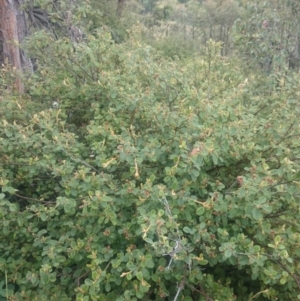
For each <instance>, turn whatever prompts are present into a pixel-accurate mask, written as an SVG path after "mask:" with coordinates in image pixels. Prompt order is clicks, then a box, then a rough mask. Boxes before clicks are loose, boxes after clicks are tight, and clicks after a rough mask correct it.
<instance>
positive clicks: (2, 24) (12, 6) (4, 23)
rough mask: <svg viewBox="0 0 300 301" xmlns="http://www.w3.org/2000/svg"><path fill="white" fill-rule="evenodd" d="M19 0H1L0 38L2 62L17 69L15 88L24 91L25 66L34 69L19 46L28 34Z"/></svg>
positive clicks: (20, 91)
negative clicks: (23, 74) (22, 74)
mask: <svg viewBox="0 0 300 301" xmlns="http://www.w3.org/2000/svg"><path fill="white" fill-rule="evenodd" d="M20 2H21V1H18V0H0V38H1V42H2V43H1V44H2V45H1V46H2V49H0V52H1V50H2V52H1V57H0V58H1V63H3V64H4V65H10V66H12V67H13V69H14V70H15V71H16V73H17V75H16V80H15V90H16V91H17V92H19V93H23V92H24V87H23V83H22V81H21V73H22V70H23V68H27V69H28V68H29V70H32V64H31V61H30V59H28V58H26V56H25V54H24V53H23V52H22V51H21V49H20V48H19V44H20V43H21V42H22V40H23V39H24V38H25V36H26V35H27V28H26V23H25V15H24V13H22V12H21V11H20V4H21V3H20Z"/></svg>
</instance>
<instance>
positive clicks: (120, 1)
mask: <svg viewBox="0 0 300 301" xmlns="http://www.w3.org/2000/svg"><path fill="white" fill-rule="evenodd" d="M124 3H125V0H118V6H117V14H118V17H119V18H121V16H122V12H123V8H124Z"/></svg>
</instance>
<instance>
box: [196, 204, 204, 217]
mask: <svg viewBox="0 0 300 301" xmlns="http://www.w3.org/2000/svg"><path fill="white" fill-rule="evenodd" d="M204 212H205V208H204V207H203V206H200V207H198V208H197V210H196V214H197V215H203V214H204Z"/></svg>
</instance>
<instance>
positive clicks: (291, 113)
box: [0, 31, 300, 301]
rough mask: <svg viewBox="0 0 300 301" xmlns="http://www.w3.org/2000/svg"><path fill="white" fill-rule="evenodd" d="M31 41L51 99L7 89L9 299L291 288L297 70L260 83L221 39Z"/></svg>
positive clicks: (237, 293)
mask: <svg viewBox="0 0 300 301" xmlns="http://www.w3.org/2000/svg"><path fill="white" fill-rule="evenodd" d="M27 48H28V49H29V50H30V51H31V53H32V54H34V55H35V57H37V60H38V62H39V64H40V65H39V70H38V73H37V74H35V78H32V79H30V81H29V83H28V86H29V92H30V94H31V97H32V100H31V102H29V101H27V105H26V106H28V107H30V106H34V105H35V104H39V106H42V107H43V110H41V109H40V110H36V111H37V112H32V111H31V110H30V109H28V108H27V107H26V106H23V105H22V104H20V100H19V99H14V98H13V97H6V99H3V100H2V102H1V103H0V105H1V110H0V111H1V112H2V113H1V114H2V115H1V119H2V121H1V123H2V124H1V128H0V139H1V140H0V142H1V149H0V160H1V161H0V164H1V165H0V170H1V178H0V184H1V186H2V193H1V194H0V206H1V211H0V218H1V219H0V221H1V227H2V231H1V234H0V235H1V240H0V241H1V243H0V250H1V258H0V275H1V279H3V280H2V282H1V287H0V288H1V290H0V296H2V300H6V299H7V300H30V301H32V300H39V301H40V300H47V301H48V300H78V301H80V300H84V301H87V300H118V301H121V300H137V299H141V300H162V299H163V298H164V297H166V296H169V300H175V299H177V297H178V300H186V301H188V300H220V301H221V300H222V301H225V300H228V301H229V300H241V301H242V300H245V301H246V300H254V299H255V300H296V299H297V296H299V295H298V294H299V291H298V286H297V285H298V284H297V282H298V281H299V280H298V279H299V278H298V277H299V276H298V275H297V271H298V270H299V255H300V254H299V252H300V251H299V249H298V245H299V241H300V235H299V230H300V229H299V220H300V216H299V183H300V182H299V181H300V174H299V156H300V140H299V134H300V132H299V122H298V120H299V104H298V102H297V95H296V87H297V85H298V82H297V80H298V79H297V78H289V79H288V80H287V84H286V85H283V86H282V87H281V88H280V91H279V90H278V89H277V90H276V89H275V88H274V89H273V88H272V87H273V86H272V81H271V79H270V80H269V82H268V81H266V82H267V84H269V85H270V89H267V90H266V91H263V92H261V93H258V92H257V91H255V90H254V88H255V87H256V86H257V83H256V82H255V79H254V78H252V77H251V76H249V78H248V79H245V78H244V77H243V76H242V72H241V71H240V70H239V67H237V64H236V62H235V65H234V64H233V63H231V62H230V61H229V60H227V59H224V58H222V57H220V56H219V55H218V53H219V45H216V44H214V43H213V42H210V43H209V44H208V45H207V54H206V56H205V57H203V58H198V59H195V60H193V61H190V63H186V64H185V65H184V66H183V65H181V63H180V62H177V61H175V62H174V61H168V60H166V59H165V58H162V57H160V56H159V55H158V54H157V53H156V52H155V50H154V49H153V48H151V47H147V46H145V45H139V44H138V43H137V42H136V41H134V39H132V40H129V41H128V42H126V43H125V44H120V45H116V44H114V43H113V42H112V41H111V39H110V36H109V34H107V33H106V32H104V31H103V32H99V33H98V37H97V38H95V36H91V37H87V41H86V43H85V44H80V45H75V46H73V45H72V44H70V43H69V41H68V40H64V41H57V42H55V41H52V40H51V38H48V37H47V36H46V35H43V36H39V35H38V34H37V35H36V36H35V37H34V38H33V40H32V42H31V43H30V44H28V45H27ZM52 101H57V102H58V103H59V108H58V109H52V108H51V104H52ZM12 110H13V111H14V112H15V115H12V114H11V111H12ZM24 116H25V118H24Z"/></svg>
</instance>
